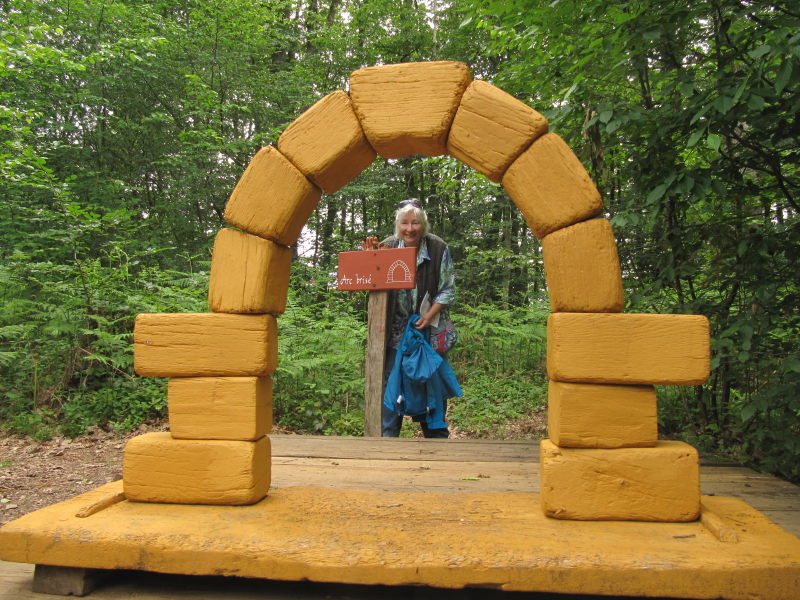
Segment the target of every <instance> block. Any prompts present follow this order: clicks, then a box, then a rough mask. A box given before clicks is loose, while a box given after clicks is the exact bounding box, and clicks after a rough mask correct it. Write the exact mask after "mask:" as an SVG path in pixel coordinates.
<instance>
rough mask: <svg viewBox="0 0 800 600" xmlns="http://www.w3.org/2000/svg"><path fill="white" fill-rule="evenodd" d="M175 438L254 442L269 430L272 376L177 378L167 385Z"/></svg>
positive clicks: (170, 429)
mask: <svg viewBox="0 0 800 600" xmlns="http://www.w3.org/2000/svg"><path fill="white" fill-rule="evenodd" d="M167 399H168V407H169V431H170V434H172V437H174V438H175V439H185V440H239V441H256V440H258V439H260V438H262V437H263V436H265V435H266V434H268V433H269V432H270V431H271V430H272V378H271V377H270V376H269V375H266V376H264V377H178V378H173V379H170V380H169V384H168V386H167Z"/></svg>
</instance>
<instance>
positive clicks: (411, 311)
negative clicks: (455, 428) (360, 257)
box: [382, 198, 456, 438]
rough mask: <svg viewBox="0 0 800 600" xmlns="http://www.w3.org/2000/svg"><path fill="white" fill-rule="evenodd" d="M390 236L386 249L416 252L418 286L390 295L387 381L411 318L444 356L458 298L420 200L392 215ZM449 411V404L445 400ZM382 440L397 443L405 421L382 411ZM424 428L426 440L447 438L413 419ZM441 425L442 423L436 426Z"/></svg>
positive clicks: (449, 262) (444, 251)
mask: <svg viewBox="0 0 800 600" xmlns="http://www.w3.org/2000/svg"><path fill="white" fill-rule="evenodd" d="M394 222H395V228H394V235H393V236H391V237H389V238H387V239H385V240H384V241H383V244H384V245H385V246H386V247H389V248H411V247H413V248H416V249H417V285H416V288H414V289H406V290H392V291H391V293H390V295H389V307H388V314H387V318H388V319H389V323H388V324H387V331H388V332H389V334H388V335H389V339H388V343H387V349H386V362H385V377H384V381H385V380H386V377H388V374H389V371H390V370H391V369H392V367H393V365H394V363H395V357H396V354H397V349H398V347H399V345H400V341H401V339H402V337H403V333H404V331H405V328H406V324H407V322H408V318H409V317H410V316H411V315H420V317H419V320H417V322H416V323H414V325H413V326H414V327H415V328H416V329H418V330H421V331H423V332H425V333H430V334H431V338H432V339H433V340H434V343H433V346H434V348H435V349H436V350H437V352H439V353H440V354H441V355H443V356H444V355H446V352H447V351H446V349H445V348H446V346H445V344H444V341H443V339H444V337H445V336H446V335H447V334H448V333H452V331H453V330H452V323H451V322H450V315H449V307H450V306H451V305H452V304H453V302H454V300H455V297H456V277H455V268H454V266H453V257H452V256H451V254H450V249H449V248H448V247H447V244H446V243H445V242H444V241H443V240H442V239H441V238H439V237H437V236H435V235H433V234H432V233H429V232H428V216H427V214H426V213H425V211H424V210H423V208H422V205H421V204H420V202H419V200H417V199H415V198H410V199H408V200H403V201H402V202H400V204H399V205H398V208H397V211H396V212H395V221H394ZM443 408H444V410H443V412H442V414H445V413H446V411H447V400H446V399H445V400H444V407H443ZM382 416H383V436H384V437H397V436H399V435H400V428H401V427H402V424H403V416H402V415H401V414H399V413H396V412H393V411H392V410H390V409H388V408H387V407H386V406H385V405H383V413H382ZM413 418H414V420H415V421H419V423H420V425H421V426H422V433H423V435H424V436H425V437H426V438H447V437H449V436H450V432H449V431H448V429H447V427H446V426H445V427H429V426H428V423H427V420H426V416H425V415H421V416H418V417H413ZM440 423H441V420H440Z"/></svg>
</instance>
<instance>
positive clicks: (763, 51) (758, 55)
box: [747, 44, 772, 58]
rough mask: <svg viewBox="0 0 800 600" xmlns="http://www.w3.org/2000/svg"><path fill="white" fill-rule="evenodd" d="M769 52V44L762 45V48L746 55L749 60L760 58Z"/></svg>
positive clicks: (770, 48)
mask: <svg viewBox="0 0 800 600" xmlns="http://www.w3.org/2000/svg"><path fill="white" fill-rule="evenodd" d="M770 50H772V46H770V45H769V44H764V45H763V46H759V47H758V48H756V49H755V50H751V51H750V52H748V53H747V55H748V56H749V57H750V58H761V57H762V56H764V55H765V54H766V53H767V52H769V51H770Z"/></svg>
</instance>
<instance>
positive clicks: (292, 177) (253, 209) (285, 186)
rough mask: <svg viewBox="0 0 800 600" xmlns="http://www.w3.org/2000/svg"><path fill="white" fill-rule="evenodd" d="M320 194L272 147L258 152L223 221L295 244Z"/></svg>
mask: <svg viewBox="0 0 800 600" xmlns="http://www.w3.org/2000/svg"><path fill="white" fill-rule="evenodd" d="M321 195H322V191H321V190H320V189H319V188H318V187H317V186H315V185H314V184H312V183H311V182H310V181H309V180H308V179H306V177H305V176H304V175H303V174H302V173H301V172H300V171H299V170H298V169H297V167H295V166H294V165H293V164H292V163H291V162H290V161H289V160H288V159H287V158H286V157H285V156H283V155H282V154H281V153H280V152H279V151H278V150H276V149H275V148H273V147H272V146H266V147H264V148H262V149H261V150H259V151H258V152H257V153H256V155H255V156H254V157H253V160H251V161H250V164H249V165H248V166H247V168H246V169H245V171H244V173H243V174H242V177H241V178H240V179H239V182H238V183H237V184H236V187H235V188H234V189H233V192H232V193H231V197H230V198H229V199H228V203H227V205H226V206H225V220H226V221H227V222H228V223H230V224H231V225H233V226H234V227H238V228H239V229H243V230H245V231H247V232H249V233H253V234H255V235H258V236H261V237H263V238H267V239H270V240H273V241H275V242H277V243H279V244H283V245H284V246H291V245H292V244H294V243H295V242H296V241H297V238H298V236H299V235H300V232H301V231H302V230H303V226H304V225H305V224H306V221H307V220H308V217H310V216H311V213H313V212H314V209H315V208H316V206H317V203H318V202H319V199H320V196H321Z"/></svg>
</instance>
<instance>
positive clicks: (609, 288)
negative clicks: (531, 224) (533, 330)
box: [542, 219, 625, 312]
mask: <svg viewBox="0 0 800 600" xmlns="http://www.w3.org/2000/svg"><path fill="white" fill-rule="evenodd" d="M542 251H543V255H544V272H545V276H546V277H547V290H548V294H549V295H550V306H551V308H552V310H553V312H620V311H622V308H623V306H624V304H625V300H624V297H623V291H622V274H621V272H620V268H619V256H618V255H617V243H616V240H615V239H614V232H613V231H612V230H611V223H610V222H609V221H608V219H589V220H588V221H582V222H581V223H576V224H575V225H570V226H568V227H564V228H562V229H558V230H556V231H554V232H553V233H551V234H549V235H546V236H545V237H544V238H543V239H542Z"/></svg>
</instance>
